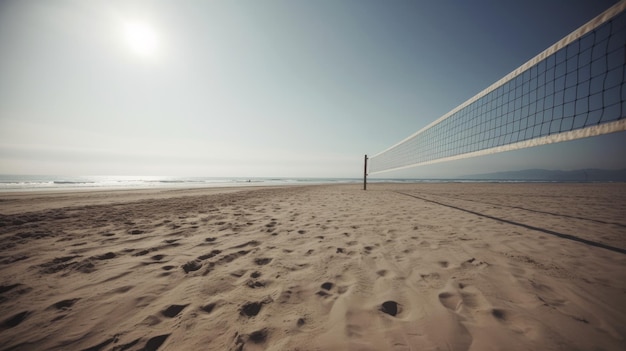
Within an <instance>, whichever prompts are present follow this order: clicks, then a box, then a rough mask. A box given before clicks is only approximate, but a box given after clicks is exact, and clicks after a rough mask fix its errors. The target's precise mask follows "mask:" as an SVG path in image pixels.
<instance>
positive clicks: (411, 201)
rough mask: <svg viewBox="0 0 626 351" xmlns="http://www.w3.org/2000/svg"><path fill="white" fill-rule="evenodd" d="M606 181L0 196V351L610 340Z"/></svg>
mask: <svg viewBox="0 0 626 351" xmlns="http://www.w3.org/2000/svg"><path fill="white" fill-rule="evenodd" d="M625 211H626V184H623V183H617V184H616V183H591V184H589V183H577V184H572V183H421V184H397V183H388V184H381V183H373V184H368V190H367V191H363V190H362V187H361V184H332V185H304V186H302V185H297V186H291V185H289V186H260V187H255V188H248V187H234V188H228V189H225V188H204V189H196V188H193V189H184V190H182V189H178V188H176V189H170V190H164V189H158V190H157V189H152V190H150V191H145V190H137V191H127V190H116V191H96V192H82V191H80V192H66V193H56V192H54V193H49V192H43V193H42V194H41V193H40V194H33V193H30V192H26V193H22V194H19V195H13V194H11V195H10V196H8V197H7V195H6V194H0V214H1V216H0V262H1V263H2V265H0V277H1V279H0V306H1V307H2V309H3V310H4V311H5V313H4V315H5V316H4V317H2V318H3V319H2V321H0V324H1V327H0V344H1V345H3V346H2V347H0V349H2V350H18V349H19V350H61V349H67V348H71V349H88V348H93V349H98V350H103V351H105V350H106V351H109V350H110V351H112V350H121V349H124V350H140V349H144V348H148V349H152V350H156V349H158V350H177V349H210V350H296V349H298V350H333V349H359V350H381V349H396V350H409V349H438V348H440V349H441V348H449V349H453V350H457V349H458V350H461V349H463V350H467V349H470V350H482V349H490V348H492V349H507V350H528V349H563V350H565V349H571V348H581V349H594V348H598V349H606V350H620V349H623V347H624V346H625V345H626V340H625V337H624V335H626V306H625V305H624V304H623V301H624V291H626V272H625V271H624V269H623V267H625V266H626V255H625V254H623V253H620V252H615V251H611V250H606V249H604V248H602V247H597V246H593V245H588V244H585V243H584V242H581V241H575V240H569V239H567V238H564V237H559V236H555V235H551V234H550V233H559V234H566V235H570V236H574V237H577V238H581V239H584V240H587V241H589V242H597V243H601V244H603V245H607V246H611V247H615V248H620V249H626V235H625V234H624V233H625V228H626V219H624V218H623V213H626V212H625Z"/></svg>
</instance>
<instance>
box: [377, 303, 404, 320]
mask: <svg viewBox="0 0 626 351" xmlns="http://www.w3.org/2000/svg"><path fill="white" fill-rule="evenodd" d="M379 310H380V311H381V312H383V313H386V314H388V315H390V316H392V317H395V316H396V315H398V314H399V313H400V312H402V308H401V305H400V304H399V303H397V302H395V301H385V302H383V303H382V304H381V305H380V308H379Z"/></svg>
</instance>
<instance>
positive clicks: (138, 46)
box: [124, 21, 158, 57]
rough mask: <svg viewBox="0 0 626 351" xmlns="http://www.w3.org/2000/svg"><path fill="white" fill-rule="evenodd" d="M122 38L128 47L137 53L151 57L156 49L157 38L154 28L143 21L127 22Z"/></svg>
mask: <svg viewBox="0 0 626 351" xmlns="http://www.w3.org/2000/svg"><path fill="white" fill-rule="evenodd" d="M124 38H125V39H126V43H127V44H128V46H129V48H130V49H131V50H132V51H133V52H134V53H135V54H137V55H139V56H143V57H151V56H154V55H155V54H156V51H157V49H158V40H157V39H158V38H157V33H156V32H155V30H154V28H153V27H152V26H150V25H149V24H147V23H145V22H139V21H137V22H127V23H126V24H125V25H124Z"/></svg>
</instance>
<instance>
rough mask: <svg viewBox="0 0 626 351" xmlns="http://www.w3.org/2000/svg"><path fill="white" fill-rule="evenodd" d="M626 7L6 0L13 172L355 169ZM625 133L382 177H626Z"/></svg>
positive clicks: (0, 128)
mask: <svg viewBox="0 0 626 351" xmlns="http://www.w3.org/2000/svg"><path fill="white" fill-rule="evenodd" d="M616 2H617V1H608V0H594V1H591V0H526V1H517V0H516V1H508V0H473V1H466V0H454V1H453V0H441V1H418V0H415V1H410V0H388V1H372V0H317V1H312V0H309V1H300V0H291V1H287V0H283V1H278V0H267V1H254V0H250V1H226V0H223V1H81V0H76V1H57V0H50V1H19V0H14V1H5V0H0V77H1V78H0V174H46V175H181V176H214V177H360V176H362V173H363V155H364V154H370V155H373V154H376V153H378V152H380V151H382V150H384V149H386V148H387V147H389V146H391V145H393V144H395V143H397V142H398V141H400V140H402V139H404V138H406V137H407V136H409V135H411V134H413V133H414V132H416V131H417V130H419V129H421V128H422V127H424V126H426V125H428V124H429V123H430V122H432V121H434V120H435V119H437V118H439V117H440V116H442V115H444V114H445V113H447V112H448V111H450V110H451V109H453V108H454V107H456V106H457V105H459V104H461V103H463V102H464V101H465V100H467V99H469V98H471V97H472V96H474V95H475V94H477V93H478V92H479V91H481V90H483V89H484V88H486V87H487V86H489V85H491V84H492V83H493V82H495V81H497V80H499V79H500V78H501V77H503V76H504V75H506V74H508V73H509V72H511V71H512V70H514V69H515V68H517V67H518V66H520V65H521V64H523V63H524V62H526V61H527V60H529V59H531V58H532V57H534V56H535V55H536V54H538V53H539V52H541V51H543V50H544V49H546V48H547V47H549V46H551V45H552V44H553V43H555V42H556V41H558V40H560V39H561V38H562V37H564V36H565V35H567V34H569V33H570V32H571V31H573V30H575V29H576V28H578V27H580V26H581V25H583V24H584V23H585V22H587V21H588V20H590V19H592V18H593V17H595V16H596V15H598V14H600V13H601V12H602V11H604V10H605V9H607V8H609V7H610V6H611V5H613V4H615V3H616ZM625 150H626V134H625V133H616V134H612V135H606V136H601V137H594V138H587V139H583V140H578V141H572V142H566V143H560V144H555V145H549V146H545V147H535V148H532V149H526V150H519V151H511V152H506V153H501V154H496V155H492V156H484V157H478V158H472V159H466V160H461V161H453V162H446V163H441V164H437V165H432V166H422V167H415V168H411V169H409V170H404V171H402V172H389V173H384V174H382V176H384V177H416V178H420V177H454V176H458V175H465V174H474V173H486V172H495V171H507V170H521V169H529V168H547V169H564V170H567V169H580V168H606V169H619V168H626V151H625Z"/></svg>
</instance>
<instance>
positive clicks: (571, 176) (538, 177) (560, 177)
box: [461, 168, 626, 182]
mask: <svg viewBox="0 0 626 351" xmlns="http://www.w3.org/2000/svg"><path fill="white" fill-rule="evenodd" d="M461 178H463V179H477V180H478V179H484V180H535V181H542V180H543V181H569V182H585V181H587V182H626V169H617V170H607V169H595V168H590V169H579V170H575V171H554V170H548V169H526V170H523V171H513V172H495V173H485V174H473V175H466V176H462V177H461Z"/></svg>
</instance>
